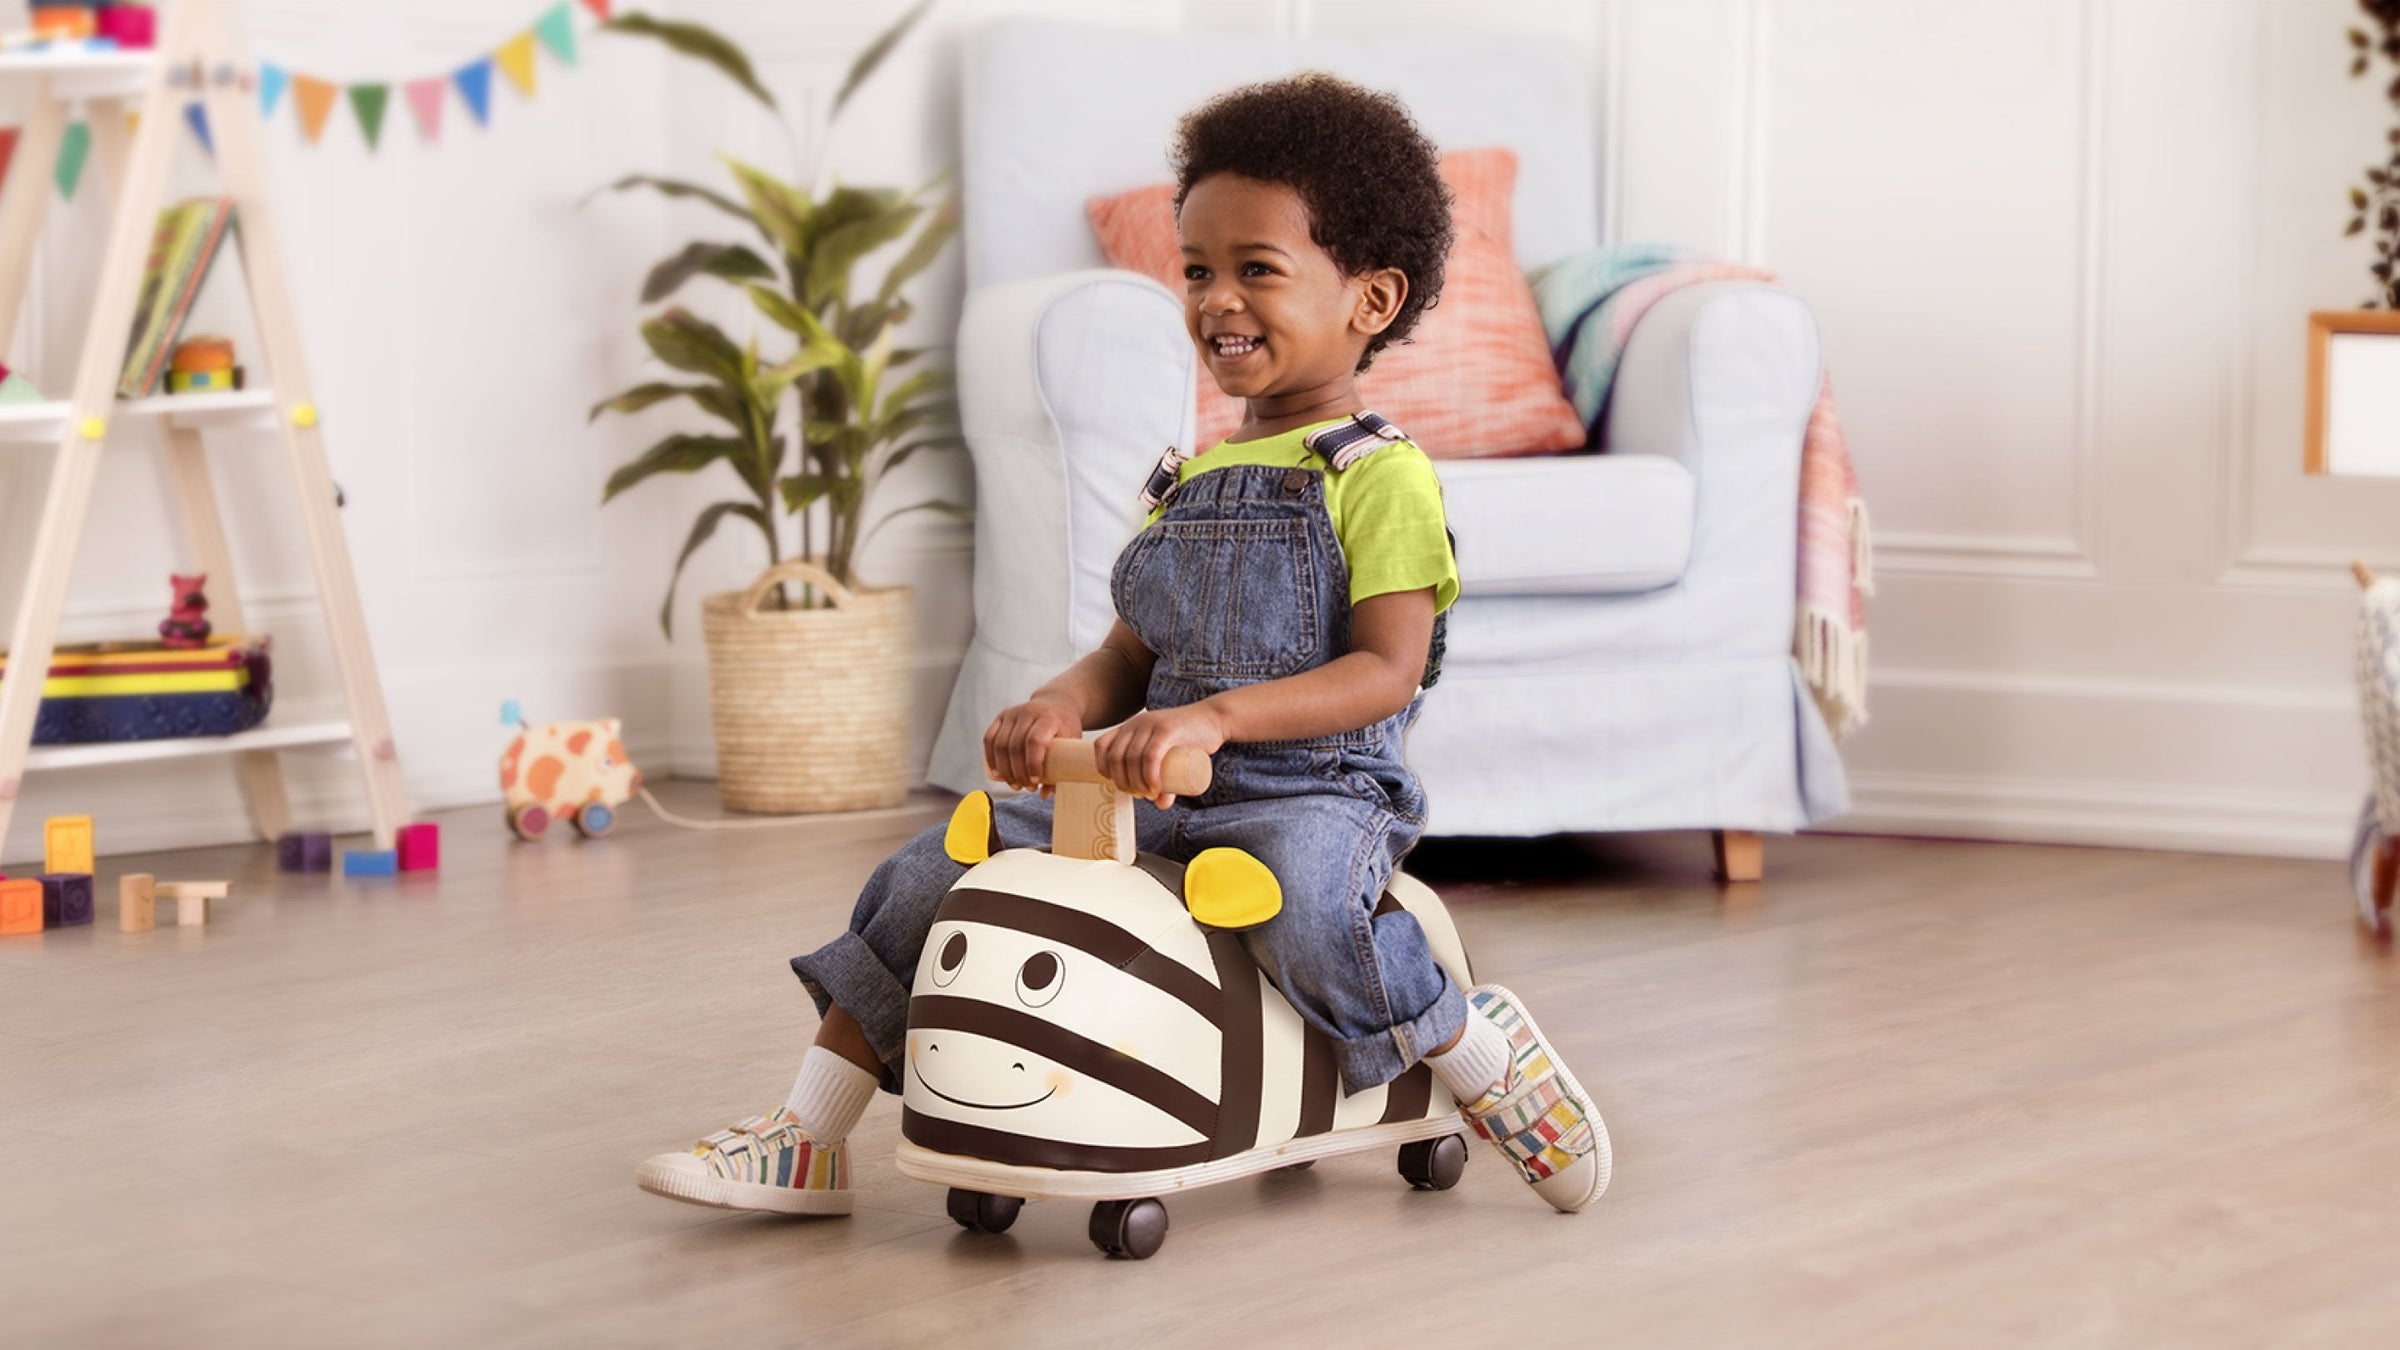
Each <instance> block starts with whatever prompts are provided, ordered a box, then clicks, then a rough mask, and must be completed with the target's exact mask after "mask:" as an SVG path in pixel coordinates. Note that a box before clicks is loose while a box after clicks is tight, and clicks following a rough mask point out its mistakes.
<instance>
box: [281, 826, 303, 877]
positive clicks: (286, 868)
mask: <svg viewBox="0 0 2400 1350" xmlns="http://www.w3.org/2000/svg"><path fill="white" fill-rule="evenodd" d="M307 865H308V837H307V836H306V835H303V834H301V833H300V832H298V831H297V830H295V831H292V832H291V833H289V834H286V835H284V836H283V837H282V838H280V839H278V840H276V841H275V870H276V871H278V872H297V871H299V870H301V869H302V868H304V867H306V866H307Z"/></svg>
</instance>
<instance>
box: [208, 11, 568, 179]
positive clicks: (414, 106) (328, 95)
mask: <svg viewBox="0 0 2400 1350" xmlns="http://www.w3.org/2000/svg"><path fill="white" fill-rule="evenodd" d="M578 3H580V5H581V7H582V8H583V9H585V10H587V11H589V12H590V13H591V14H592V16H593V17H594V18H596V19H598V20H599V21H600V22H602V23H607V22H608V21H609V19H610V16H611V15H612V14H613V13H614V12H615V9H616V6H615V4H614V0H552V3H551V4H550V5H549V7H548V8H546V9H544V10H542V12H541V13H540V14H538V15H536V16H535V17H534V20H533V23H532V25H531V26H529V27H527V28H525V29H524V30H522V31H520V32H518V33H516V34H514V35H513V36H511V37H510V38H509V39H508V40H507V41H505V42H503V43H501V44H500V45H499V46H497V47H495V48H493V49H492V51H491V52H490V53H489V54H488V55H485V56H480V57H478V58H476V59H475V60H473V61H469V62H467V63H466V64H465V65H463V66H460V67H458V68H457V69H456V70H453V71H451V72H450V73H449V74H448V75H434V76H428V77H426V78H424V79H418V80H402V81H376V82H362V83H355V84H352V83H336V82H334V81H330V80H322V79H318V78H316V77H315V76H312V75H301V74H297V73H294V72H293V71H291V70H289V69H287V68H286V67H283V66H279V65H276V64H274V63H273V62H268V61H262V62H260V63H259V67H258V76H257V81H258V85H257V87H258V107H259V115H260V116H262V117H272V116H273V115H274V113H275V109H276V108H277V107H279V106H281V104H282V103H283V96H284V94H285V93H286V92H287V91H288V92H289V93H290V94H291V95H292V104H293V107H294V108H295V109H296V110H297V112H298V115H299V120H300V132H301V135H302V136H303V137H305V138H306V139H307V141H308V143H309V144H311V145H314V144H316V143H317V142H318V140H319V139H320V138H322V137H323V135H324V133H325V123H326V121H327V120H328V119H329V118H330V117H331V116H332V113H333V105H334V103H335V102H336V101H337V100H338V99H339V98H340V97H341V96H343V95H345V94H346V95H348V98H349V102H350V108H351V111H352V112H353V113H355V114H356V115H357V117H358V126H359V130H360V131H361V132H362V133H364V135H365V136H366V139H367V147H368V148H369V149H375V148H377V147H378V145H379V142H380V141H381V139H382V135H383V119H384V117H385V115H386V113H387V112H388V111H389V110H390V105H391V93H392V87H393V85H394V84H398V85H399V87H400V89H401V91H402V92H403V93H404V94H406V95H407V97H408V106H409V111H410V112H411V113H412V114H413V115H414V117H415V119H416V124H417V134H418V135H420V136H422V137H424V138H425V139H426V140H428V141H439V140H440V139H441V134H442V103H443V99H444V95H445V94H446V93H447V91H448V89H449V88H451V87H455V88H457V90H458V96H459V97H460V98H461V99H462V100H464V101H465V102H466V105H467V112H468V113H469V115H471V116H473V117H474V119H475V124H476V125H477V126H489V125H491V120H492V68H493V67H494V66H498V67H499V69H500V73H501V74H502V75H505V76H506V77H507V78H508V82H509V83H510V84H512V85H515V86H516V89H517V92H518V93H519V94H521V95H523V96H524V97H526V98H528V99H530V98H533V97H535V96H536V93H537V89H538V84H539V76H540V71H539V69H538V62H537V60H536V53H537V52H538V51H540V50H542V49H545V48H546V49H548V51H549V52H550V54H551V56H552V57H553V58H555V59H556V60H558V61H559V62H560V63H562V64H564V65H568V66H573V65H575V64H577V63H578V62H579V61H580V60H581V58H582V52H581V50H580V49H579V48H578V46H577V43H576V40H575V24H576V19H575V10H576V7H577V4H578ZM243 83H244V87H245V88H246V87H248V81H247V80H246V79H245V80H244V82H243ZM185 115H186V116H187V117H189V118H193V119H194V120H193V122H192V130H193V132H194V133H195V134H196V135H198V136H199V137H200V138H201V139H202V141H203V142H206V141H207V140H208V138H209V129H208V124H207V121H206V119H205V118H203V117H200V116H199V114H197V113H196V112H193V113H186V114H185Z"/></svg>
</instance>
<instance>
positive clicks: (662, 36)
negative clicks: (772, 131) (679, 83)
mask: <svg viewBox="0 0 2400 1350" xmlns="http://www.w3.org/2000/svg"><path fill="white" fill-rule="evenodd" d="M600 27H601V29H602V30H603V31H605V32H610V33H623V34H625V35H627V36H629V37H646V38H655V39H656V40H658V41H660V42H663V43H665V44H666V45H667V46H668V47H670V48H672V49H673V50H674V51H676V52H677V53H679V54H681V55H684V56H688V57H691V58H692V59H693V60H695V61H704V62H706V63H708V64H709V65H712V66H715V67H716V68H717V70H718V71H719V72H721V73H722V74H723V75H724V76H725V78H727V79H729V80H731V81H733V82H734V83H735V84H738V85H740V86H741V87H742V88H743V89H744V90H745V91H747V92H748V93H749V95H750V97H752V98H754V99H757V100H758V101H759V102H761V103H764V104H766V105H767V106H768V107H770V108H773V107H775V96H774V95H773V94H770V93H768V92H767V91H766V87H765V86H763V85H761V84H760V83H759V82H758V75H757V74H756V73H755V72H754V71H752V70H751V68H750V58H749V57H748V56H746V55H744V54H743V52H742V49H741V48H740V47H737V46H735V45H734V44H733V42H732V40H730V39H728V38H726V37H724V36H723V35H721V34H719V33H718V32H717V31H716V30H715V29H713V28H708V27H704V26H703V25H700V24H696V23H685V22H682V21H680V20H675V19H653V18H651V17H650V16H649V15H647V14H644V13H642V12H641V11H640V10H631V11H628V12H626V13H623V14H619V15H618V16H616V17H615V18H613V19H610V20H609V21H608V22H607V23H604V24H602V25H600ZM779 111H780V110H779Z"/></svg>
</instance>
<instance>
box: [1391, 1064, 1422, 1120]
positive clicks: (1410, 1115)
mask: <svg viewBox="0 0 2400 1350" xmlns="http://www.w3.org/2000/svg"><path fill="white" fill-rule="evenodd" d="M1432 1104H1433V1070H1431V1069H1428V1068H1426V1067H1425V1065H1424V1064H1423V1063H1422V1062H1420V1063H1417V1064H1413V1065H1410V1066H1409V1069H1408V1072H1406V1073H1403V1074H1401V1075H1400V1076H1399V1077H1398V1078H1395V1079H1393V1080H1392V1081H1391V1084H1390V1085H1389V1086H1387V1087H1386V1088H1384V1096H1383V1123H1384V1124H1386V1125H1389V1124H1392V1123H1393V1122H1394V1121H1401V1120H1423V1119H1424V1118H1425V1108H1426V1107H1428V1106H1431V1105H1432Z"/></svg>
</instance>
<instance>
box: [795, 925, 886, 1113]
mask: <svg viewBox="0 0 2400 1350" xmlns="http://www.w3.org/2000/svg"><path fill="white" fill-rule="evenodd" d="M792 973H793V974H794V975H797V976H799V977H800V983H801V984H802V985H804V986H806V987H807V989H808V996H809V997H810V998H813V999H815V1000H816V1001H817V1015H818V1016H820V1017H822V1016H824V1015H825V1012H826V1010H827V1009H828V1008H840V1009H841V1010H842V1011H843V1012H846V1013H848V1014H850V1016H851V1017H852V1018H853V1019H855V1020H856V1021H857V1022H858V1025H859V1027H860V1029H861V1030H863V1031H865V1032H866V1033H867V1044H868V1045H870V1046H873V1047H874V1049H875V1057H876V1058H877V1059H880V1060H882V1061H883V1090H884V1091H886V1092H898V1091H899V1090H900V1066H901V1057H902V1056H903V1055H904V1054H906V1053H907V1050H908V986H907V985H906V984H904V983H902V982H901V979H900V977H899V976H898V975H897V974H895V973H893V971H892V970H891V968H890V967H888V966H886V965H884V964H883V962H882V961H881V960H880V959H878V958H877V957H876V955H875V949H874V948H872V947H869V946H868V945H867V940H866V939H865V938H862V937H860V936H859V935H858V934H856V933H844V934H842V935H841V936H840V937H837V938H835V939H834V940H833V941H831V942H828V943H826V944H825V945H824V946H822V947H819V948H817V949H816V950H815V951H813V952H810V953H809V954H808V955H806V956H795V957H793V958H792Z"/></svg>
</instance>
